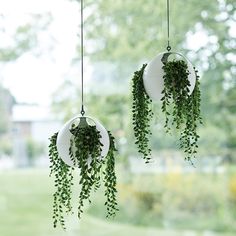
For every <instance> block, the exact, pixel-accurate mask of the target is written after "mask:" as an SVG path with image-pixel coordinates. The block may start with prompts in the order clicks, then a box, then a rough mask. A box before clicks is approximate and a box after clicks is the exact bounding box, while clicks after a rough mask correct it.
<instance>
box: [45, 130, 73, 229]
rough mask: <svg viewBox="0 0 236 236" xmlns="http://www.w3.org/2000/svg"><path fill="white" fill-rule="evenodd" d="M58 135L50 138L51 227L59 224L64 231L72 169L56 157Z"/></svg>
mask: <svg viewBox="0 0 236 236" xmlns="http://www.w3.org/2000/svg"><path fill="white" fill-rule="evenodd" d="M57 135H58V133H55V134H54V135H53V136H52V137H51V138H50V145H49V158H50V164H51V165H50V169H51V172H50V176H51V175H52V174H54V176H55V180H54V181H55V188H56V191H55V193H54V194H53V199H54V201H53V225H54V227H56V226H57V224H58V223H60V224H61V226H62V228H63V229H65V221H64V214H65V213H69V212H72V206H71V195H72V191H71V187H72V185H73V182H72V180H73V174H72V171H73V168H71V167H69V166H68V165H66V164H65V163H64V162H63V161H62V159H61V158H60V157H59V156H58V152H57V147H56V141H57Z"/></svg>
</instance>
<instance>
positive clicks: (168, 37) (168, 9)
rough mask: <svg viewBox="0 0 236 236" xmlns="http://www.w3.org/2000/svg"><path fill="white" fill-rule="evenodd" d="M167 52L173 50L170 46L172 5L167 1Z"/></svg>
mask: <svg viewBox="0 0 236 236" xmlns="http://www.w3.org/2000/svg"><path fill="white" fill-rule="evenodd" d="M166 49H167V51H170V50H171V46H170V3H169V0H167V48H166Z"/></svg>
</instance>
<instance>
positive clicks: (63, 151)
mask: <svg viewBox="0 0 236 236" xmlns="http://www.w3.org/2000/svg"><path fill="white" fill-rule="evenodd" d="M81 118H85V119H86V121H88V123H91V122H92V123H94V124H95V125H96V129H97V130H98V131H99V132H100V134H101V138H100V142H101V143H102V144H103V146H102V151H101V158H104V157H105V156H106V155H107V153H108V151H109V147H110V139H109V135H108V132H107V130H106V129H105V128H104V126H103V125H102V124H101V123H100V122H99V121H97V120H95V119H94V118H91V117H89V116H76V117H74V118H72V119H70V120H69V121H67V122H66V123H65V124H64V125H63V127H62V128H61V129H60V131H59V133H58V136H57V143H56V145H57V151H58V154H59V157H60V158H61V159H62V160H63V161H64V162H65V163H66V164H67V165H69V166H71V167H75V166H74V163H73V161H72V160H71V158H70V155H69V148H70V139H71V137H72V133H71V132H70V128H71V126H72V124H73V123H75V122H76V121H77V122H78V120H79V122H81Z"/></svg>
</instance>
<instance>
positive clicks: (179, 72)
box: [161, 60, 202, 163]
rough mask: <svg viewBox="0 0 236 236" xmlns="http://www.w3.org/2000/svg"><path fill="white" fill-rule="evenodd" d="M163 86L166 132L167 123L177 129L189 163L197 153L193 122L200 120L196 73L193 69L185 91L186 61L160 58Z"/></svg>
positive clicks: (181, 146)
mask: <svg viewBox="0 0 236 236" xmlns="http://www.w3.org/2000/svg"><path fill="white" fill-rule="evenodd" d="M163 70H164V73H165V74H164V77H163V78H164V89H163V91H162V94H163V97H162V99H161V101H162V112H163V113H164V114H165V117H166V119H165V128H166V132H169V131H170V128H171V126H174V127H175V128H176V129H177V130H180V132H181V134H180V148H182V149H183V151H184V152H185V154H186V157H185V158H186V159H187V160H188V161H190V162H191V163H192V159H191V158H192V157H195V155H196V153H197V148H198V145H197V141H198V139H199V135H198V134H197V125H198V123H201V122H202V119H201V116H200V102H201V98H200V96H201V94H200V89H199V85H200V82H199V76H198V75H197V71H195V73H196V85H195V88H194V90H193V92H192V94H191V95H189V93H190V90H189V86H190V82H189V80H188V75H189V71H188V65H187V63H186V62H185V61H183V60H174V61H167V62H164V66H163Z"/></svg>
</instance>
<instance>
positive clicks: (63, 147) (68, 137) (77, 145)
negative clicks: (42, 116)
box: [49, 1, 118, 229]
mask: <svg viewBox="0 0 236 236" xmlns="http://www.w3.org/2000/svg"><path fill="white" fill-rule="evenodd" d="M81 71H82V73H81V75H82V76H81V81H82V106H81V115H79V116H76V117H74V118H72V119H70V120H69V121H67V122H66V123H65V124H64V125H63V127H62V128H61V129H60V131H59V132H57V133H55V134H54V135H53V136H52V137H51V138H50V145H49V158H50V163H51V165H50V169H51V174H50V175H54V177H55V180H54V181H55V188H56V191H55V193H54V194H53V198H54V203H53V224H54V227H56V226H57V225H58V223H59V224H60V225H61V226H62V227H63V228H64V229H65V221H64V216H65V214H68V213H72V186H73V185H74V182H73V176H74V172H78V171H77V170H79V184H80V186H81V190H80V193H79V197H78V199H79V201H78V209H77V213H78V217H79V218H81V214H82V213H83V209H84V204H85V201H86V200H87V201H88V202H89V203H91V200H90V196H91V193H92V191H93V190H94V191H96V190H97V189H98V188H99V187H100V185H101V182H102V181H103V182H104V186H105V193H104V194H105V196H106V202H105V205H106V208H107V217H113V216H115V214H116V212H117V211H118V207H117V200H116V193H117V190H116V175H115V152H116V151H117V150H116V147H115V141H114V137H113V135H112V134H111V132H110V131H107V130H106V129H105V128H104V126H103V125H102V124H101V123H100V122H98V121H97V120H95V119H94V118H91V117H89V116H85V111H84V94H83V86H84V83H83V1H81Z"/></svg>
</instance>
